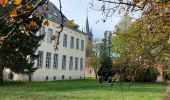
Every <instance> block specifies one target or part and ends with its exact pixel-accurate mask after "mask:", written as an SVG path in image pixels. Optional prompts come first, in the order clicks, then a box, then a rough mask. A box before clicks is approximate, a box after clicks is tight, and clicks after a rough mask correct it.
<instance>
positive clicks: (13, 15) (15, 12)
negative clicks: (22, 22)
mask: <svg viewBox="0 0 170 100" xmlns="http://www.w3.org/2000/svg"><path fill="white" fill-rule="evenodd" d="M16 16H18V14H17V11H12V12H11V14H10V17H16Z"/></svg>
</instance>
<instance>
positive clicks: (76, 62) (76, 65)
mask: <svg viewBox="0 0 170 100" xmlns="http://www.w3.org/2000/svg"><path fill="white" fill-rule="evenodd" d="M75 70H78V57H76V58H75Z"/></svg>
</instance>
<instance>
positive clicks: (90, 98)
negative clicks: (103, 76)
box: [0, 79, 166, 100]
mask: <svg viewBox="0 0 170 100" xmlns="http://www.w3.org/2000/svg"><path fill="white" fill-rule="evenodd" d="M98 85H99V83H98V81H97V80H94V79H84V80H68V81H55V82H32V83H27V82H25V83H24V82H8V83H6V85H5V86H3V87H0V100H163V99H164V96H165V91H166V86H165V85H163V84H161V83H123V84H122V86H123V88H122V87H121V86H120V83H114V85H113V87H109V86H108V83H107V82H105V83H104V87H100V86H98Z"/></svg>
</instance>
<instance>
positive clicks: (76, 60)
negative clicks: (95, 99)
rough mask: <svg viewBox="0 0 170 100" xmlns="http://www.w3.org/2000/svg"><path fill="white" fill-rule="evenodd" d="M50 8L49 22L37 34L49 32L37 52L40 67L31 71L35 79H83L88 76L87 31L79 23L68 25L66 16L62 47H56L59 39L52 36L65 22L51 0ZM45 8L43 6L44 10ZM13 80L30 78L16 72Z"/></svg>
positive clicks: (61, 35)
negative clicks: (86, 64)
mask: <svg viewBox="0 0 170 100" xmlns="http://www.w3.org/2000/svg"><path fill="white" fill-rule="evenodd" d="M49 7H50V8H49V9H50V11H48V19H49V21H48V22H49V26H48V27H47V26H42V27H41V29H40V30H39V32H38V33H37V35H41V34H45V37H44V39H43V40H42V42H41V46H40V47H39V48H38V50H37V52H36V54H38V55H39V58H38V60H36V61H35V64H34V66H35V67H38V70H36V72H34V73H33V74H32V75H31V78H32V80H33V81H48V80H49V81H52V80H65V79H66V80H68V79H81V78H84V76H85V71H84V70H85V55H86V54H85V53H86V39H87V36H86V34H85V33H84V32H82V31H80V30H79V29H78V27H76V28H74V27H68V26H67V22H68V20H67V18H66V17H64V28H63V31H62V32H61V33H60V38H59V42H60V43H59V45H58V50H55V47H54V45H55V44H56V41H52V40H51V36H52V35H56V36H58V35H59V33H58V31H59V30H60V28H58V27H59V26H60V24H59V23H61V14H60V13H59V10H58V9H57V8H56V6H55V5H54V4H52V3H50V6H49ZM42 9H43V7H42V8H39V10H40V12H41V10H42ZM4 73H5V74H4V76H5V79H8V76H9V73H10V71H9V70H5V72H4ZM13 74H14V76H13V80H28V76H27V75H18V74H15V73H13Z"/></svg>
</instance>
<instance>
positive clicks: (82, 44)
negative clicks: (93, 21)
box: [81, 40, 84, 51]
mask: <svg viewBox="0 0 170 100" xmlns="http://www.w3.org/2000/svg"><path fill="white" fill-rule="evenodd" d="M81 51H84V40H81Z"/></svg>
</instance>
